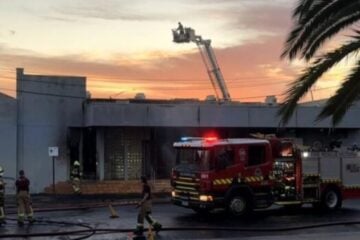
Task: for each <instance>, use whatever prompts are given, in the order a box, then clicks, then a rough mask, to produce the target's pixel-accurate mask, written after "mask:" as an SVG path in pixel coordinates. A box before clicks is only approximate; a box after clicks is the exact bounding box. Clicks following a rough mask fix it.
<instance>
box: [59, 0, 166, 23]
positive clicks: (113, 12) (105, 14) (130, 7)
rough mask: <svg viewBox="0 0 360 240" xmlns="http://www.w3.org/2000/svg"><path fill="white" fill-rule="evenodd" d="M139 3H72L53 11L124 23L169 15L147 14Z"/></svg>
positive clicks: (109, 1)
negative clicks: (122, 21)
mask: <svg viewBox="0 0 360 240" xmlns="http://www.w3.org/2000/svg"><path fill="white" fill-rule="evenodd" d="M138 4H140V5H141V4H142V2H141V1H140V2H139V1H136V0H135V1H132V4H128V3H125V2H120V1H111V0H108V1H94V0H88V1H74V2H73V3H72V4H70V5H63V6H56V7H54V8H53V9H54V11H55V13H57V14H60V15H62V16H72V17H80V18H95V19H103V20H125V21H149V20H162V19H164V17H170V16H171V15H166V16H165V15H164V14H160V13H159V12H156V13H155V12H154V13H149V12H146V8H141V6H140V7H138ZM145 13H146V14H145Z"/></svg>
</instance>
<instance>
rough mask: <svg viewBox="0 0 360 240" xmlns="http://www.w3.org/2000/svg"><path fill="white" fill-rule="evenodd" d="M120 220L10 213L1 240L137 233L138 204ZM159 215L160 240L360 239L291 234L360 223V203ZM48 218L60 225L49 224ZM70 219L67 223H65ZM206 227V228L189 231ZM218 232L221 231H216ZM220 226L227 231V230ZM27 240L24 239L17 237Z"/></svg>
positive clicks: (93, 214) (157, 209) (355, 229)
mask: <svg viewBox="0 0 360 240" xmlns="http://www.w3.org/2000/svg"><path fill="white" fill-rule="evenodd" d="M115 210H116V212H117V214H118V215H119V218H114V219H113V218H110V217H109V216H110V211H109V208H108V207H102V208H89V209H82V210H71V211H56V212H40V213H35V217H36V218H37V219H38V220H39V222H36V223H35V224H33V225H28V224H26V225H25V226H23V227H18V226H17V224H16V221H14V220H15V218H16V215H9V216H8V217H9V220H8V221H7V224H6V225H4V226H2V227H0V238H1V237H4V236H5V235H7V234H27V233H29V234H32V233H45V232H47V233H61V232H64V231H77V230H86V228H84V227H83V226H79V225H74V224H79V223H81V224H87V225H90V226H91V227H93V228H97V229H110V230H122V229H131V228H134V227H135V225H136V215H137V210H136V209H135V208H134V206H120V207H116V208H115ZM153 212H154V213H153V217H154V218H155V219H157V220H158V221H159V222H161V223H162V225H163V227H164V228H165V229H164V231H162V232H160V233H159V234H158V235H157V236H156V237H155V239H159V240H160V239H251V240H258V239H259V240H260V239H270V240H272V239H296V240H297V239H301V240H304V239H312V240H313V239H326V240H335V239H337V240H339V239H341V240H355V239H360V224H358V225H356V224H349V225H335V226H327V227H316V228H305V229H297V230H285V229H284V228H293V227H301V226H307V227H311V226H312V227H314V226H316V225H318V224H323V223H335V222H349V221H359V222H360V200H356V201H355V200H351V201H347V202H344V206H343V208H342V209H341V210H338V211H336V212H333V213H322V212H318V211H315V210H314V209H313V208H312V207H310V206H304V207H303V208H301V209H298V210H288V209H285V208H281V207H273V208H271V209H267V210H261V211H256V212H255V213H254V214H253V215H252V216H250V217H246V218H243V219H236V218H231V217H229V216H228V215H227V214H226V213H225V212H223V211H217V212H215V213H212V214H210V215H207V216H200V215H197V214H195V213H193V211H192V210H189V209H184V208H180V207H177V206H173V205H171V204H155V205H154V207H153ZM46 220H50V221H57V222H51V223H47V222H44V221H46ZM62 221H65V222H67V223H74V224H65V223H60V222H62ZM167 228H187V230H184V231H183V230H178V231H173V230H172V231H167ZM189 228H200V229H201V230H195V229H194V230H189ZM216 228H217V229H216ZM219 228H223V229H222V230H221V229H219ZM224 228H241V229H242V230H246V229H247V230H248V231H231V229H224ZM84 234H85V233H81V234H80V235H79V234H78V235H74V234H72V235H67V236H66V235H65V236H53V237H43V238H40V237H31V238H27V239H59V240H65V239H77V238H81V237H82V236H85V235H84ZM130 235H131V234H130V233H128V232H126V233H114V232H113V233H108V232H107V233H106V234H105V233H101V234H100V233H97V234H95V235H93V236H91V237H89V238H87V239H92V240H95V239H124V240H125V239H131V237H130ZM13 239H22V238H13Z"/></svg>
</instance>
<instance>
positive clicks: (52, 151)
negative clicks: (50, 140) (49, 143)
mask: <svg viewBox="0 0 360 240" xmlns="http://www.w3.org/2000/svg"><path fill="white" fill-rule="evenodd" d="M49 156H50V157H58V156H59V148H58V147H49Z"/></svg>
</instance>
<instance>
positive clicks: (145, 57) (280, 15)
mask: <svg viewBox="0 0 360 240" xmlns="http://www.w3.org/2000/svg"><path fill="white" fill-rule="evenodd" d="M296 3H297V0H272V1H269V0H181V1H180V0H177V1H175V0H132V1H129V0H51V1H49V0H32V1H29V0H1V1H0V92H3V93H5V94H8V95H11V96H15V93H16V90H15V69H16V68H17V67H21V68H24V69H25V73H27V74H42V75H48V74H49V75H74V76H86V77H87V90H88V91H89V92H90V93H91V96H92V97H93V98H132V97H134V96H135V95H136V94H137V93H144V94H145V95H146V98H148V99H175V98H197V99H205V98H206V96H208V95H214V94H215V91H214V89H213V87H212V85H211V82H210V80H209V78H208V75H207V71H206V68H205V65H204V63H203V62H202V59H201V56H200V53H199V50H198V48H197V46H196V44H195V43H183V44H176V43H174V42H173V41H172V32H171V29H173V28H176V27H177V23H178V22H179V21H181V22H182V24H183V25H184V26H185V27H191V28H193V29H194V30H195V31H196V34H197V35H201V36H202V38H203V39H210V40H211V44H212V47H213V48H214V51H215V54H216V57H217V61H218V63H219V66H220V69H221V71H222V73H223V76H224V79H225V82H226V84H227V86H228V89H229V92H230V95H231V98H232V99H233V100H236V101H240V102H255V101H264V99H265V97H266V96H269V95H275V96H277V98H278V99H279V101H281V99H282V98H283V97H284V95H283V93H284V92H285V91H286V88H287V86H288V84H289V83H290V82H291V81H293V80H295V79H296V77H297V76H299V74H300V73H301V71H302V69H303V67H304V66H305V64H304V63H302V62H298V61H293V62H289V61H288V60H284V59H280V55H281V52H282V49H283V46H284V42H285V40H286V36H287V34H288V32H289V31H290V29H291V26H292V19H291V13H292V10H293V8H294V7H295V5H296ZM345 71H346V67H345V66H344V67H341V68H338V69H335V70H334V71H332V72H331V73H330V74H328V75H327V76H326V77H325V79H324V80H322V81H320V82H319V83H318V84H317V85H316V86H315V87H314V88H313V91H312V96H310V94H309V95H307V96H306V97H305V98H304V100H310V99H311V97H312V99H314V100H317V99H322V98H327V97H329V96H331V94H333V92H334V91H335V90H336V87H337V86H338V85H339V79H341V76H343V74H344V72H345Z"/></svg>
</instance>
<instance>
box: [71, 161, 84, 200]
mask: <svg viewBox="0 0 360 240" xmlns="http://www.w3.org/2000/svg"><path fill="white" fill-rule="evenodd" d="M81 175H82V173H81V170H80V162H79V161H75V162H74V164H73V167H72V169H71V183H72V187H73V189H74V192H75V193H76V194H81V189H80V177H81Z"/></svg>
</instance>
